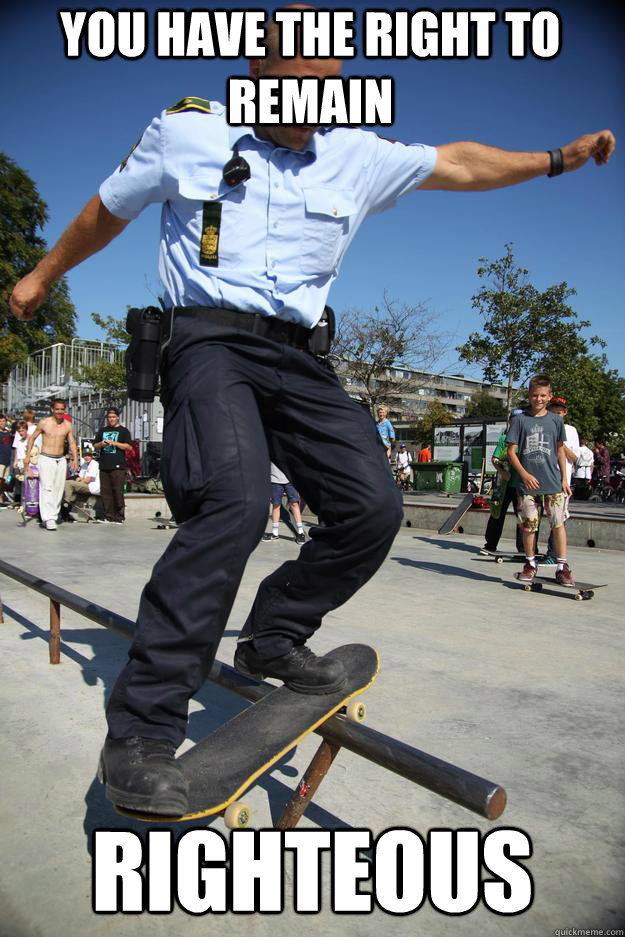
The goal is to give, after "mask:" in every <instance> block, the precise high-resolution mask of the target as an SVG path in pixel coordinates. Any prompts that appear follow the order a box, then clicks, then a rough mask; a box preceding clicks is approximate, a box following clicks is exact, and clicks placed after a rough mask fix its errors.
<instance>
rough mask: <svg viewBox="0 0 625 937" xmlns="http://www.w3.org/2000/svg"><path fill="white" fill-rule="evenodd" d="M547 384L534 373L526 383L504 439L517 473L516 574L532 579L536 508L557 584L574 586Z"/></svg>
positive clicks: (562, 459)
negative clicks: (519, 536) (521, 554)
mask: <svg viewBox="0 0 625 937" xmlns="http://www.w3.org/2000/svg"><path fill="white" fill-rule="evenodd" d="M551 396H552V394H551V382H550V380H549V378H548V377H547V375H546V374H537V375H536V376H535V377H533V378H532V380H531V381H530V385H529V402H530V405H529V409H528V410H527V411H525V413H523V414H519V415H517V416H515V417H513V418H512V422H511V424H510V429H509V430H508V435H507V437H506V439H507V442H508V460H509V462H510V465H511V466H512V468H514V469H516V471H517V472H518V473H519V482H518V485H517V492H518V501H517V510H518V518H519V524H520V525H521V528H522V530H523V545H524V548H525V565H524V567H523V571H522V572H520V573H519V574H518V575H517V579H519V581H520V582H531V581H532V580H533V579H534V577H535V576H536V572H537V569H536V556H535V537H534V534H535V533H536V531H537V529H538V524H539V521H540V512H541V510H543V511H544V513H545V514H546V515H547V517H548V518H549V521H550V524H551V530H552V533H553V540H554V545H555V548H556V555H557V564H558V566H557V570H556V581H557V582H559V583H560V585H563V586H570V587H571V588H574V587H575V582H574V580H573V577H572V575H571V571H570V569H569V565H568V562H567V559H566V551H567V547H566V530H565V527H564V521H565V518H566V499H567V497H570V494H571V489H570V486H569V483H568V480H567V472H566V455H565V450H564V444H565V440H566V436H565V432H564V423H563V421H562V417H561V416H557V415H556V414H554V413H550V412H549V410H548V409H547V407H548V405H549V401H550V400H551Z"/></svg>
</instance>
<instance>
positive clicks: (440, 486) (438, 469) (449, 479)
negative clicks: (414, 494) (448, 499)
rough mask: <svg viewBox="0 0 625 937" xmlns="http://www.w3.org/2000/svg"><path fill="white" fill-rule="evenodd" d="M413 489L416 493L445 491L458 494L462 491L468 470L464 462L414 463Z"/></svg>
mask: <svg viewBox="0 0 625 937" xmlns="http://www.w3.org/2000/svg"><path fill="white" fill-rule="evenodd" d="M412 474H413V482H412V485H413V488H414V490H415V491H444V492H446V493H447V494H457V493H458V492H460V491H462V487H463V485H462V483H463V479H464V475H465V474H466V469H465V466H464V463H463V462H443V461H437V462H418V463H417V464H416V465H415V463H414V462H413V463H412Z"/></svg>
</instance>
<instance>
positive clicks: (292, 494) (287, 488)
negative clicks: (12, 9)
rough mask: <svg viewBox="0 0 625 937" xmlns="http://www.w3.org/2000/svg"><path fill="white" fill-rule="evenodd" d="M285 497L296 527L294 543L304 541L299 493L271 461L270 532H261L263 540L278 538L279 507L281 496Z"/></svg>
mask: <svg viewBox="0 0 625 937" xmlns="http://www.w3.org/2000/svg"><path fill="white" fill-rule="evenodd" d="M283 495H286V499H287V502H288V505H289V508H290V509H291V513H292V514H293V520H294V521H295V526H296V529H297V534H296V535H295V542H296V543H305V542H306V534H305V533H304V525H303V524H302V514H301V511H300V508H299V494H298V492H297V491H296V489H295V488H294V486H293V485H292V484H291V482H290V481H289V480H288V478H287V477H286V475H285V474H284V472H281V471H280V469H279V468H278V466H277V465H274V464H273V462H272V463H271V533H266V534H263V540H279V539H280V537H279V534H278V531H279V529H280V507H281V506H282V496H283Z"/></svg>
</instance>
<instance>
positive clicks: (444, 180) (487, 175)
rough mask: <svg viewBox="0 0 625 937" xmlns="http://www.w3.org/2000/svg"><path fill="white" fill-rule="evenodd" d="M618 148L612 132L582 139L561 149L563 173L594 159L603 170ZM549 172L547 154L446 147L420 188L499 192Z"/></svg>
mask: <svg viewBox="0 0 625 937" xmlns="http://www.w3.org/2000/svg"><path fill="white" fill-rule="evenodd" d="M615 145H616V144H615V140H614V134H613V133H612V132H611V131H610V130H601V131H599V133H588V134H586V135H585V136H583V137H579V138H578V139H577V140H574V141H573V142H572V143H567V145H566V146H563V147H561V150H562V163H563V165H562V169H563V171H564V172H572V171H573V170H575V169H579V168H580V167H581V166H583V165H584V164H585V163H587V162H588V160H589V159H590V158H591V157H592V158H593V159H594V161H595V163H596V164H597V166H602V165H603V164H604V163H607V161H608V160H609V158H610V156H611V155H612V153H613V152H614V147H615ZM550 169H551V159H550V156H549V153H548V152H542V153H541V152H539V153H514V152H511V151H509V150H499V149H497V147H494V146H484V145H483V144H482V143H470V142H466V143H447V144H445V145H444V146H439V147H437V150H436V166H435V167H434V171H433V172H432V174H431V175H430V176H428V178H427V179H426V180H425V182H424V183H423V184H422V185H421V186H420V188H422V189H447V190H450V191H451V190H456V191H460V192H479V191H483V190H485V189H500V188H503V187H504V186H507V185H516V184H517V183H518V182H525V181H526V180H528V179H534V178H535V177H536V176H544V175H547V174H548V173H549V172H550Z"/></svg>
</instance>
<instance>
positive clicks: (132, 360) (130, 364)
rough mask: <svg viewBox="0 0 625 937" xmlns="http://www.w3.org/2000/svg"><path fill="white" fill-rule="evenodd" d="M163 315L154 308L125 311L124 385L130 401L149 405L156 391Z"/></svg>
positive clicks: (159, 310)
mask: <svg viewBox="0 0 625 937" xmlns="http://www.w3.org/2000/svg"><path fill="white" fill-rule="evenodd" d="M162 325H163V312H162V310H161V309H158V308H157V307H156V306H147V307H146V308H145V309H129V310H128V315H127V316H126V331H127V332H128V334H129V335H130V342H129V344H128V348H127V349H126V355H125V364H126V382H127V384H128V396H129V398H130V399H131V400H142V401H146V402H149V401H152V400H154V397H155V396H156V391H157V387H158V374H159V366H160V360H161V334H162Z"/></svg>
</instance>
